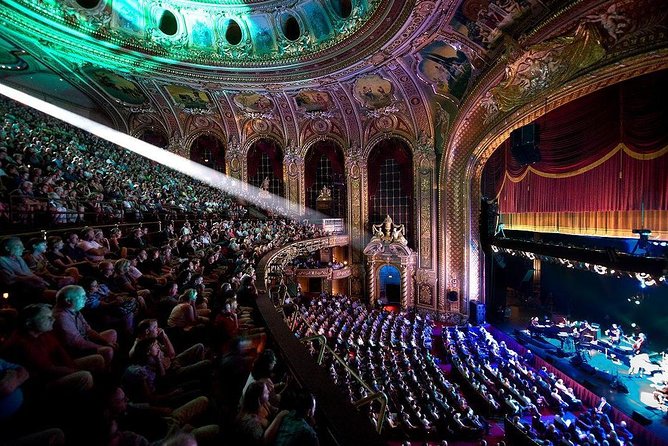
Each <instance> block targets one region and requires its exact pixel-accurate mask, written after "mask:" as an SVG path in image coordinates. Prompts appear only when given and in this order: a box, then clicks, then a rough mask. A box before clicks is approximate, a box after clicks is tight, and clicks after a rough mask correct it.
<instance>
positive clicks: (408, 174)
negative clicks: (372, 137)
mask: <svg viewBox="0 0 668 446" xmlns="http://www.w3.org/2000/svg"><path fill="white" fill-rule="evenodd" d="M368 172H369V197H368V200H369V201H368V203H369V224H378V223H380V222H382V221H383V220H384V219H385V216H386V215H389V216H390V217H392V220H393V221H394V223H396V224H403V225H404V226H405V227H406V239H407V240H408V243H409V244H410V245H412V246H415V240H416V237H417V235H416V234H415V232H414V230H413V228H414V225H413V214H414V205H413V160H412V156H411V152H410V149H409V148H408V147H407V146H406V144H405V143H404V142H403V141H401V140H399V139H389V140H385V141H381V142H379V143H378V144H376V146H375V147H374V148H373V149H372V150H371V154H370V155H369V160H368Z"/></svg>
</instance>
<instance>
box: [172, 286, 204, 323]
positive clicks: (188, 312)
mask: <svg viewBox="0 0 668 446" xmlns="http://www.w3.org/2000/svg"><path fill="white" fill-rule="evenodd" d="M208 322H209V319H208V318H207V317H204V316H199V315H198V312H197V291H195V290H194V289H192V288H189V289H187V290H185V291H184V292H183V294H181V296H179V303H178V304H176V306H175V307H174V308H172V311H171V313H170V314H169V318H168V319H167V325H168V326H169V327H170V328H174V329H177V330H179V331H180V332H190V331H192V330H193V329H197V330H201V329H205V328H206V326H205V324H207V323H208Z"/></svg>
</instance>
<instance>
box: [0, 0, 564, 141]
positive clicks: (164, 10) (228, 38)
mask: <svg viewBox="0 0 668 446" xmlns="http://www.w3.org/2000/svg"><path fill="white" fill-rule="evenodd" d="M565 6H566V5H565V3H564V2H559V1H554V0H521V1H518V0H497V1H495V2H486V1H480V0H465V1H463V2H457V1H408V0H396V1H380V0H292V1H279V0H265V1H260V0H247V1H241V0H164V1H155V0H61V1H57V0H43V1H35V0H8V1H4V2H3V3H2V5H1V6H0V19H1V20H2V28H1V31H0V37H1V39H0V62H1V65H0V75H2V76H3V78H4V79H5V81H6V82H9V83H13V84H15V85H19V86H22V87H23V88H28V89H29V90H32V91H33V92H35V93H38V94H39V95H41V96H43V95H47V96H51V97H55V98H59V100H60V101H63V102H64V103H65V104H70V105H71V106H73V107H75V108H78V109H80V110H81V111H83V112H84V113H86V114H89V115H91V114H92V115H94V116H98V117H101V116H106V118H107V119H108V121H110V122H112V123H113V125H114V126H116V127H118V128H120V129H122V130H125V131H128V132H131V133H135V134H136V131H137V129H138V128H141V127H145V126H146V124H148V123H150V124H151V126H153V127H156V126H158V127H161V128H162V130H163V131H164V132H166V133H167V136H168V138H169V140H170V141H174V140H175V139H176V140H178V139H180V138H181V137H183V136H184V135H185V134H186V133H187V132H188V129H187V128H184V126H189V125H190V124H189V123H188V121H189V118H191V117H192V116H195V115H199V116H200V119H198V122H199V123H200V124H199V125H202V122H203V121H202V119H201V117H202V116H205V117H207V118H209V119H213V120H214V121H216V126H217V127H219V128H218V131H219V132H220V134H221V135H225V136H227V138H228V140H230V139H232V137H234V138H237V139H240V140H243V139H244V135H243V134H242V133H243V132H240V131H239V123H240V122H243V121H245V120H247V119H249V118H251V119H254V118H258V117H261V118H263V119H264V120H266V122H267V123H268V125H270V126H276V128H277V129H281V130H279V131H280V133H282V134H283V138H282V139H283V140H285V141H287V140H289V139H292V138H290V135H286V133H288V131H286V130H285V128H286V126H287V127H293V126H295V125H299V124H298V123H299V122H301V121H304V120H306V121H309V120H313V119H316V118H326V119H327V120H328V121H329V122H336V121H338V123H335V124H333V125H329V124H328V125H327V131H328V132H333V133H338V136H339V137H340V140H341V141H342V142H344V143H348V144H349V143H351V142H354V141H356V142H357V144H359V142H360V141H361V140H364V139H365V135H364V134H360V133H364V131H363V130H360V129H358V128H357V127H358V126H357V125H356V124H355V123H356V122H360V121H362V120H365V119H378V118H380V117H386V118H387V117H390V118H391V120H392V121H393V122H390V121H389V120H388V119H384V124H381V126H380V129H381V130H382V128H383V126H385V127H387V126H395V125H399V126H404V127H405V130H406V132H407V134H412V135H418V134H420V133H426V134H429V135H431V134H433V133H437V134H441V133H443V132H444V131H447V127H448V126H449V124H450V123H451V122H452V120H453V117H454V115H455V114H456V113H457V107H458V106H459V104H460V103H461V101H462V100H463V99H464V98H465V96H466V94H467V92H468V91H469V90H470V88H471V86H472V85H473V84H474V82H475V80H476V78H477V77H478V76H480V75H481V73H483V72H484V71H485V69H486V68H488V67H489V66H491V65H493V64H494V62H495V60H496V58H497V57H498V56H499V55H500V54H503V51H504V48H505V46H506V45H505V43H506V40H508V39H510V40H513V39H514V36H515V37H517V36H520V35H522V33H523V32H526V31H527V30H529V29H531V25H532V24H534V23H536V22H537V21H539V20H541V19H544V18H545V17H548V16H550V14H554V13H555V12H556V11H558V10H559V9H562V8H564V7H565ZM396 116H399V117H398V118H397V117H396ZM396 121H400V123H398V122H396ZM321 126H322V125H321ZM435 127H437V128H435ZM434 130H436V131H435V132H434ZM295 133H299V130H296V131H295ZM366 136H368V135H366ZM296 139H299V138H298V137H297V138H296ZM438 142H442V141H437V143H438ZM348 144H344V145H348ZM437 145H438V144H437Z"/></svg>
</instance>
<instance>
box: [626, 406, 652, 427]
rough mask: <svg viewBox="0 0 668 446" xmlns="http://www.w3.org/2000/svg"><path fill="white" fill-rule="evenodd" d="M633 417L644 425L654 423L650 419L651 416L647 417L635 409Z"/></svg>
mask: <svg viewBox="0 0 668 446" xmlns="http://www.w3.org/2000/svg"><path fill="white" fill-rule="evenodd" d="M631 418H632V419H633V421H637V422H638V423H640V424H642V425H643V426H647V425H650V424H652V420H650V419H649V418H647V417H646V416H644V415H641V414H639V413H638V412H636V411H635V410H634V411H633V413H632V414H631Z"/></svg>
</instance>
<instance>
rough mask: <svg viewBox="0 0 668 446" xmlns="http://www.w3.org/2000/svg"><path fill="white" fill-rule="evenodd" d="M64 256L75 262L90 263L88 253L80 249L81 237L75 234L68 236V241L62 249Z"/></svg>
mask: <svg viewBox="0 0 668 446" xmlns="http://www.w3.org/2000/svg"><path fill="white" fill-rule="evenodd" d="M62 254H63V255H64V256H66V257H67V258H69V259H70V260H71V261H73V262H84V261H88V258H87V257H86V252H85V251H84V250H83V249H82V248H81V247H79V236H78V235H77V234H76V233H75V232H72V233H70V234H68V235H67V240H66V242H65V245H64V246H63V248H62Z"/></svg>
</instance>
